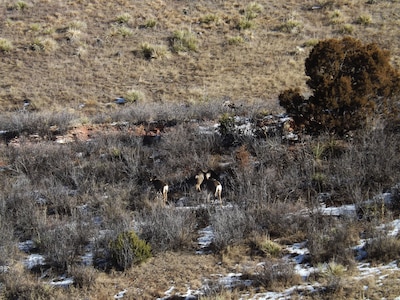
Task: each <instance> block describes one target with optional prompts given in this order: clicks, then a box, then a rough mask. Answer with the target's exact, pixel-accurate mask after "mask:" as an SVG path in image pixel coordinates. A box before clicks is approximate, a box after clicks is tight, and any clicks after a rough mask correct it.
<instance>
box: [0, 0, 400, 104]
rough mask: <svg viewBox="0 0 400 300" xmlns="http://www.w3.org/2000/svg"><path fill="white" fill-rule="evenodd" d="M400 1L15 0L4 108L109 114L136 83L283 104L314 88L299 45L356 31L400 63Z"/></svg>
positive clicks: (10, 11) (190, 94) (183, 94)
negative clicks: (91, 105) (183, 38)
mask: <svg viewBox="0 0 400 300" xmlns="http://www.w3.org/2000/svg"><path fill="white" fill-rule="evenodd" d="M399 5H400V3H399V2H398V1H376V2H374V3H373V4H368V3H366V2H365V1H362V0H354V1H340V2H335V3H333V2H323V3H322V4H321V6H320V7H319V8H318V9H312V4H311V3H310V2H309V1H305V0H303V1H300V2H299V1H297V2H296V1H289V2H285V3H277V2H276V1H272V0H262V1H256V2H244V3H236V2H233V1H228V2H214V1H204V0H203V1H197V2H196V3H189V2H173V1H169V0H168V1H156V2H152V3H148V2H145V1H135V2H129V1H122V2H121V3H120V5H117V6H116V5H111V4H110V3H109V2H107V1H105V0H97V1H95V2H92V3H90V4H88V5H86V4H84V3H83V2H74V3H64V2H59V1H35V3H29V2H24V1H17V2H14V1H5V2H3V3H2V4H1V5H0V6H1V7H2V10H3V11H5V14H4V15H3V18H2V19H1V20H0V21H1V23H2V26H0V38H1V41H2V42H1V45H2V46H1V49H2V50H1V51H2V55H3V60H2V68H1V71H0V72H1V74H2V78H3V83H2V86H3V88H2V89H1V91H0V99H1V101H2V107H1V108H0V109H1V110H2V111H4V110H14V109H19V108H20V106H21V103H22V100H23V99H25V98H29V99H31V100H32V101H33V103H35V104H36V105H37V108H38V109H40V110H43V109H48V108H54V109H65V108H66V107H69V108H73V109H77V108H78V107H79V104H83V103H85V102H86V101H88V100H89V99H93V100H95V101H96V102H97V103H98V107H97V108H96V110H97V111H100V110H106V109H107V107H108V106H107V105H106V104H107V103H109V102H111V101H112V100H113V99H114V98H115V97H116V96H119V95H121V94H124V93H125V92H126V91H128V90H130V89H131V88H132V87H133V86H135V87H137V89H138V90H140V91H141V92H142V93H143V94H145V95H146V101H148V102H153V101H166V102H171V101H172V102H182V101H194V102H197V101H201V100H202V99H222V98H224V97H228V98H230V99H232V100H245V101H247V102H250V103H251V102H253V101H258V100H263V101H266V102H269V103H272V104H275V105H276V102H277V101H276V98H277V95H278V94H279V92H280V91H281V90H283V89H286V88H289V87H294V86H300V87H301V88H302V89H303V91H306V87H305V85H304V82H305V78H304V77H305V76H304V59H305V57H306V56H307V53H308V50H309V47H305V48H304V50H305V51H303V50H301V51H298V50H297V49H302V48H301V47H302V46H303V45H308V43H309V41H310V40H318V39H324V38H329V37H335V36H341V35H343V34H352V35H354V36H356V37H357V38H359V39H361V40H363V41H364V42H372V41H373V42H377V43H378V44H379V45H380V46H382V47H383V48H387V49H389V50H390V51H391V52H392V55H393V63H394V64H395V65H396V66H397V67H398V66H399V65H400V60H399V54H400V50H399V41H398V39H397V33H398V31H397V29H398V25H399V23H398V21H397V18H396V16H395V12H396V11H398V10H399ZM185 30H188V31H187V32H190V34H191V37H190V38H191V39H190V41H191V42H190V43H189V48H191V49H196V51H190V52H183V53H182V52H180V51H179V52H178V53H175V52H174V49H173V48H171V44H170V39H171V37H173V36H174V33H175V34H178V33H182V32H183V31H185ZM193 41H195V43H194V42H193ZM146 43H147V45H155V46H154V47H153V48H154V49H153V50H151V54H149V55H150V56H151V57H152V58H153V57H154V58H155V59H151V60H148V59H146V58H145V57H142V58H140V57H136V56H135V55H134V53H135V51H136V50H138V49H140V47H141V46H140V45H146ZM172 46H173V47H178V46H179V45H175V46H174V45H172ZM185 47H187V46H185ZM298 47H300V48H298ZM178 48H179V47H178ZM175 50H176V49H175ZM159 58H162V59H159ZM164 58H165V59H164Z"/></svg>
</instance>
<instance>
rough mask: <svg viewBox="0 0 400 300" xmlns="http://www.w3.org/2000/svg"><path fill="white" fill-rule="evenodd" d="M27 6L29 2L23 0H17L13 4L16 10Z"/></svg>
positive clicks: (24, 8) (22, 9)
mask: <svg viewBox="0 0 400 300" xmlns="http://www.w3.org/2000/svg"><path fill="white" fill-rule="evenodd" d="M28 8H29V4H28V3H26V2H25V1H22V0H20V1H17V2H16V3H15V4H14V9H16V10H21V11H24V10H26V9H28Z"/></svg>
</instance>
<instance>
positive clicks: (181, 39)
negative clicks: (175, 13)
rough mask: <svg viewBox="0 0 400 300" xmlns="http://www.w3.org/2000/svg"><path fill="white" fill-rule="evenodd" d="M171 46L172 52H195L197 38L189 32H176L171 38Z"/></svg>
mask: <svg viewBox="0 0 400 300" xmlns="http://www.w3.org/2000/svg"><path fill="white" fill-rule="evenodd" d="M170 41H171V46H172V49H173V51H174V52H189V51H196V50H197V47H198V46H197V44H198V42H197V38H196V36H195V34H194V33H193V32H191V31H189V30H176V31H174V33H173V35H172V38H171V40H170Z"/></svg>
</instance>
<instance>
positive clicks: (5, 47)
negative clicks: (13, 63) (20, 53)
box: [0, 38, 13, 52]
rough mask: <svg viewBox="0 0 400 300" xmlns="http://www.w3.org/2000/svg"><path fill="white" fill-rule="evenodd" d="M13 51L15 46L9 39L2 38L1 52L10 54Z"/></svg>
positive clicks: (0, 43)
mask: <svg viewBox="0 0 400 300" xmlns="http://www.w3.org/2000/svg"><path fill="white" fill-rule="evenodd" d="M12 49H13V44H12V43H11V41H9V40H8V39H3V38H0V51H1V52H9V51H11V50H12Z"/></svg>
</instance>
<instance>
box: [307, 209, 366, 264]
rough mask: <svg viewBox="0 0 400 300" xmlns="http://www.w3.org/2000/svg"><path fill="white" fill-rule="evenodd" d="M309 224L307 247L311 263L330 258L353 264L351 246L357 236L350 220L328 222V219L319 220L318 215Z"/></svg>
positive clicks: (338, 261) (322, 261)
mask: <svg viewBox="0 0 400 300" xmlns="http://www.w3.org/2000/svg"><path fill="white" fill-rule="evenodd" d="M315 222H317V223H320V222H324V223H322V224H315ZM309 226H310V227H309V232H308V237H307V238H308V249H309V251H310V259H311V263H312V264H313V265H318V264H319V263H327V262H329V261H332V260H335V261H336V262H337V263H339V264H342V265H345V266H353V265H354V255H353V251H352V249H351V246H353V245H354V244H356V243H357V241H358V238H359V237H358V231H357V232H356V229H355V228H354V227H353V226H352V224H351V223H350V222H342V223H339V224H330V223H329V220H319V218H318V216H314V217H313V218H312V220H311V223H310V224H309Z"/></svg>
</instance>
